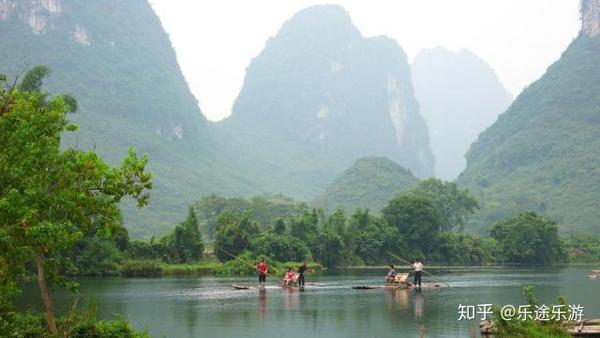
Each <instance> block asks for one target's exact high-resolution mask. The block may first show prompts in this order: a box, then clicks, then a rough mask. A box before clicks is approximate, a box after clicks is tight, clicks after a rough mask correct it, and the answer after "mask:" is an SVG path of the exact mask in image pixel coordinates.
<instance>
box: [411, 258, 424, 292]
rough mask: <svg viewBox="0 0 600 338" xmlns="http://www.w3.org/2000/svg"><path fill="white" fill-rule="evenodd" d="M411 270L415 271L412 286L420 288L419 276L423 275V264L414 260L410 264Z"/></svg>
mask: <svg viewBox="0 0 600 338" xmlns="http://www.w3.org/2000/svg"><path fill="white" fill-rule="evenodd" d="M412 267H413V269H415V280H414V285H415V286H418V287H421V275H422V274H423V263H421V261H420V260H419V259H418V258H416V259H415V261H414V263H413V264H412Z"/></svg>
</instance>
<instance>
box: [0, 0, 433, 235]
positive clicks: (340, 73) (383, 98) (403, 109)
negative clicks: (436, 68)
mask: <svg viewBox="0 0 600 338" xmlns="http://www.w3.org/2000/svg"><path fill="white" fill-rule="evenodd" d="M0 39H1V41H2V48H1V49H0V72H1V73H7V74H9V76H10V75H11V74H12V75H14V74H15V71H16V70H18V69H20V70H24V69H25V68H26V67H27V66H33V65H37V64H44V65H47V66H49V67H50V68H51V69H52V72H53V73H52V76H51V77H50V78H49V79H48V80H47V82H46V86H45V90H47V91H49V92H66V93H69V94H71V95H73V96H75V97H76V98H77V99H78V101H79V104H80V110H79V111H78V113H77V114H74V115H72V116H71V119H72V120H73V121H74V122H76V123H78V124H79V126H80V130H79V131H78V132H77V134H76V136H70V137H68V138H66V139H65V143H66V144H71V145H76V146H77V147H79V148H93V149H95V150H96V151H97V152H98V153H99V154H100V155H102V156H105V157H106V158H107V159H109V160H110V161H116V160H118V159H119V158H120V157H122V156H123V155H124V154H125V153H126V150H127V147H129V146H133V147H135V148H136V149H137V150H138V152H140V153H148V154H149V156H150V163H149V167H150V169H151V170H153V171H154V172H155V185H154V189H153V191H152V199H151V204H150V206H149V207H148V208H146V209H143V210H137V209H135V208H134V207H133V206H132V205H129V204H125V205H124V216H125V223H126V225H127V227H128V228H129V229H130V231H131V234H132V235H133V236H134V237H149V236H151V235H152V234H154V233H162V232H165V231H166V230H168V229H169V228H171V227H172V225H173V224H174V223H176V222H178V221H180V220H181V219H183V218H184V217H185V213H186V207H187V205H188V204H189V203H192V202H193V201H195V200H197V199H198V198H201V197H202V196H206V195H209V194H212V193H216V194H220V195H223V196H253V195H257V194H261V193H266V192H271V193H284V194H285V195H289V196H292V197H294V198H296V199H304V200H311V199H313V198H315V197H316V196H317V195H318V194H319V193H321V192H322V191H324V190H325V188H326V186H327V185H328V184H329V183H330V182H331V181H332V180H333V178H334V177H335V176H336V175H337V174H339V173H340V172H341V171H343V170H344V169H346V168H347V167H348V166H349V165H350V164H351V163H352V162H353V161H354V160H355V159H357V158H358V157H361V156H366V155H380V156H388V157H390V158H392V159H394V160H395V161H398V162H399V163H401V164H403V165H405V166H406V167H408V168H410V169H411V170H413V171H414V172H415V173H416V174H418V175H420V176H428V175H431V174H432V172H433V161H432V155H431V151H430V149H429V144H428V135H427V128H426V125H425V123H424V120H423V119H422V117H421V116H420V114H419V111H418V105H417V103H416V100H415V98H414V96H413V93H412V85H411V80H410V71H409V67H408V64H407V62H406V56H405V54H404V52H403V51H402V49H401V48H400V47H399V46H398V44H397V43H396V42H394V41H392V40H390V39H388V38H384V37H378V38H369V39H367V38H364V37H362V36H361V34H360V33H359V32H358V30H357V29H356V28H355V27H354V26H353V24H352V22H351V20H350V17H349V16H348V14H347V13H346V12H345V11H344V10H343V9H342V8H341V7H337V6H316V7H312V8H309V9H307V10H304V11H302V12H300V13H298V14H297V15H295V16H294V17H293V18H292V19H291V20H289V21H288V22H287V23H286V24H285V25H284V26H283V27H282V28H281V30H280V32H279V33H278V34H277V35H276V36H275V37H273V38H272V39H271V40H270V41H269V42H268V43H267V45H266V47H265V50H264V51H263V52H262V53H261V54H260V55H259V56H257V57H256V58H255V59H254V60H253V61H252V62H251V64H250V66H249V67H248V72H247V76H246V82H245V85H244V88H243V89H242V91H241V93H240V96H239V98H238V100H237V101H236V103H235V107H234V113H233V116H232V117H231V118H230V119H228V120H227V121H224V122H222V123H211V122H208V121H206V120H205V118H204V116H203V115H202V113H201V112H200V110H199V108H198V105H197V102H196V100H195V99H194V97H193V95H192V94H191V93H190V91H189V89H188V86H187V84H186V82H185V79H184V78H183V76H182V74H181V71H180V69H179V66H178V64H177V60H176V56H175V53H174V50H173V48H172V47H171V43H170V41H169V37H168V35H167V34H166V33H165V31H164V29H163V28H162V26H161V23H160V21H159V19H158V17H157V16H156V15H155V13H154V12H153V10H152V8H151V7H150V5H149V4H148V2H147V1H146V0H128V1H100V0H90V1H85V2H83V1H76V0H31V1H17V0H6V1H0Z"/></svg>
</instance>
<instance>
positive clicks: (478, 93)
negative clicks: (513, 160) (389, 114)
mask: <svg viewBox="0 0 600 338" xmlns="http://www.w3.org/2000/svg"><path fill="white" fill-rule="evenodd" d="M411 67H412V75H413V83H414V87H415V95H416V97H417V100H418V101H419V104H420V107H421V114H423V117H424V118H425V120H426V121H427V124H428V126H429V135H430V139H431V148H432V151H433V155H434V157H435V174H436V176H437V177H440V178H442V179H445V180H453V179H455V178H456V177H457V176H458V175H459V174H460V173H461V172H462V171H463V170H464V168H465V166H466V159H465V155H466V153H467V150H468V149H469V147H470V145H471V144H472V143H473V142H474V141H475V140H477V136H478V135H479V133H480V132H482V131H484V130H485V129H486V128H487V127H489V126H490V125H491V124H492V123H493V122H494V121H495V120H496V117H497V116H498V115H499V114H500V113H502V112H504V110H506V108H507V107H508V105H509V104H510V102H511V101H512V95H511V94H510V93H509V92H508V91H507V90H506V89H505V88H504V86H503V85H502V83H501V82H500V81H499V80H498V78H497V77H496V74H495V73H494V70H493V69H492V68H491V67H490V66H489V65H488V64H487V63H486V62H485V61H483V60H482V59H480V58H479V57H478V56H477V55H475V54H474V53H472V52H471V51H468V50H461V51H459V52H452V51H449V50H446V49H444V48H442V47H437V48H433V49H424V50H421V51H420V52H419V53H418V54H417V55H416V57H415V59H414V61H413V63H412V65H411Z"/></svg>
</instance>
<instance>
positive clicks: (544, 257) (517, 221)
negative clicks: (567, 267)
mask: <svg viewBox="0 0 600 338" xmlns="http://www.w3.org/2000/svg"><path fill="white" fill-rule="evenodd" d="M490 236H491V237H492V238H493V239H494V240H495V241H496V251H497V252H496V256H497V257H499V258H500V259H501V260H502V261H504V262H507V263H520V264H552V263H556V262H558V261H559V260H560V259H561V256H562V247H561V242H560V239H559V236H558V225H557V224H556V223H555V222H554V221H552V220H549V219H546V218H544V217H542V216H540V215H538V214H536V213H535V212H522V213H520V214H519V215H517V216H515V217H512V218H509V219H506V220H503V221H499V222H497V223H495V224H494V225H493V226H492V228H491V229H490Z"/></svg>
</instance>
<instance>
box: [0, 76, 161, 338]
mask: <svg viewBox="0 0 600 338" xmlns="http://www.w3.org/2000/svg"><path fill="white" fill-rule="evenodd" d="M45 75H47V72H46V71H45V70H44V69H43V68H34V69H33V74H32V73H30V74H27V75H26V76H25V78H24V79H25V80H27V81H28V82H26V83H21V85H19V86H18V88H22V89H24V90H32V91H21V90H19V89H17V88H5V85H4V83H0V87H4V88H2V89H0V144H2V147H1V148H0V220H1V221H0V222H1V223H0V249H1V250H0V269H1V270H2V271H1V275H2V277H3V278H2V279H3V281H2V283H3V284H4V285H7V284H14V282H15V280H16V279H17V278H18V276H19V275H20V273H22V272H23V271H24V268H25V266H26V265H27V264H29V263H32V262H34V263H35V266H36V270H37V273H38V281H39V284H40V289H41V292H42V298H43V301H44V304H45V306H46V311H47V317H48V318H47V319H48V325H49V328H50V331H51V332H52V333H56V325H55V323H54V314H53V310H52V306H51V301H50V296H49V294H48V291H47V287H46V279H48V281H50V282H51V283H58V284H64V278H63V276H62V274H61V271H60V269H59V266H60V264H59V262H60V252H61V251H63V250H67V249H69V248H71V247H72V246H73V245H74V244H75V243H76V242H77V241H78V240H79V239H80V238H82V236H83V235H84V234H85V233H88V232H89V231H91V229H98V228H102V229H106V230H107V231H110V229H111V228H112V227H114V226H115V225H116V224H117V222H116V221H115V220H116V219H117V218H118V215H119V211H118V203H119V202H120V201H121V200H122V199H123V198H124V197H126V196H131V197H133V198H134V199H136V200H137V204H138V206H139V207H143V206H145V205H146V204H147V202H148V198H149V190H150V189H151V187H152V183H151V178H152V175H151V174H150V173H148V172H146V170H145V167H146V163H147V161H148V159H147V158H146V157H142V158H139V157H138V156H137V154H136V153H135V151H134V150H133V149H130V150H129V153H128V155H127V157H125V158H124V159H123V161H122V162H121V164H120V165H119V166H111V165H108V164H107V163H105V162H104V161H103V160H102V159H101V158H100V157H99V156H98V155H97V154H96V153H94V152H93V151H82V150H78V149H75V148H68V149H65V150H62V149H61V148H60V140H61V135H62V133H63V132H67V131H69V130H74V129H75V128H74V127H73V126H71V125H70V124H69V122H68V120H67V116H66V113H67V112H69V111H72V106H70V105H69V103H68V102H67V100H65V98H64V96H60V95H59V96H55V97H52V98H48V95H47V94H44V93H40V92H39V87H40V84H39V81H41V79H43V77H44V76H45Z"/></svg>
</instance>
